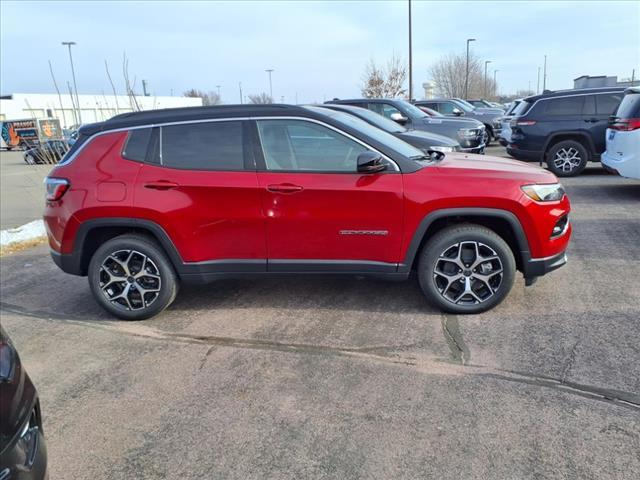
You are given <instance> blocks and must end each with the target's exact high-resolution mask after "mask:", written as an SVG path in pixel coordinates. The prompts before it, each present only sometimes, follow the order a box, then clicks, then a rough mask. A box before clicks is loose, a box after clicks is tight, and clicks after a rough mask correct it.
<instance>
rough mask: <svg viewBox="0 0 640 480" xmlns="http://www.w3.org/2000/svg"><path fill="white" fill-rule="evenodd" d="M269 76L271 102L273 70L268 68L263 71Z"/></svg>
mask: <svg viewBox="0 0 640 480" xmlns="http://www.w3.org/2000/svg"><path fill="white" fill-rule="evenodd" d="M265 72H267V73H268V74H269V96H270V97H271V101H272V102H273V84H272V83H271V72H273V68H268V69H266V70H265Z"/></svg>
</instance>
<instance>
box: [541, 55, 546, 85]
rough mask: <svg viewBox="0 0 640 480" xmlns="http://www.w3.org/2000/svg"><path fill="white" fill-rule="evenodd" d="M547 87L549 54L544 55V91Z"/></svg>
mask: <svg viewBox="0 0 640 480" xmlns="http://www.w3.org/2000/svg"><path fill="white" fill-rule="evenodd" d="M546 89H547V56H546V55H545V56H544V73H543V75H542V92H543V93H544V91H545V90H546Z"/></svg>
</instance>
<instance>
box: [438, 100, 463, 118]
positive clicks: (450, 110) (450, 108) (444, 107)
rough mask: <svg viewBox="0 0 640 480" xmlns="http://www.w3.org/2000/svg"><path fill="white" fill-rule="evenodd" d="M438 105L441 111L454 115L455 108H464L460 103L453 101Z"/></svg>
mask: <svg viewBox="0 0 640 480" xmlns="http://www.w3.org/2000/svg"><path fill="white" fill-rule="evenodd" d="M438 106H439V107H440V108H439V111H440V113H444V114H445V115H452V114H453V109H454V108H457V109H458V110H462V109H461V108H460V107H459V106H458V105H456V104H455V103H453V102H442V103H439V104H438Z"/></svg>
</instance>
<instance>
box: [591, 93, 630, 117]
mask: <svg viewBox="0 0 640 480" xmlns="http://www.w3.org/2000/svg"><path fill="white" fill-rule="evenodd" d="M623 96H624V93H622V92H620V93H603V94H601V95H596V96H595V97H596V108H597V110H598V114H599V115H613V114H614V112H615V111H616V108H618V105H620V100H622V97H623Z"/></svg>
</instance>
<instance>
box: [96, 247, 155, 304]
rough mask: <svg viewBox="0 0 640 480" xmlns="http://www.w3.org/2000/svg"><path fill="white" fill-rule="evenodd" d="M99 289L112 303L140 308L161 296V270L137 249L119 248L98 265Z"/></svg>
mask: <svg viewBox="0 0 640 480" xmlns="http://www.w3.org/2000/svg"><path fill="white" fill-rule="evenodd" d="M99 282H100V290H101V291H102V293H103V294H104V296H105V297H106V298H107V300H109V302H111V303H112V304H113V305H116V306H117V307H119V308H123V309H125V310H142V309H143V308H146V307H148V306H150V305H151V304H152V303H153V302H155V301H156V299H157V298H158V296H159V295H160V289H161V287H162V278H161V276H160V270H159V269H158V267H157V266H156V264H155V263H154V262H153V260H151V259H150V258H149V257H148V256H147V255H145V254H143V253H140V252H138V251H136V250H118V251H116V252H113V253H112V254H111V255H109V256H107V258H105V259H104V261H103V262H102V264H101V266H100V277H99Z"/></svg>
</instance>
